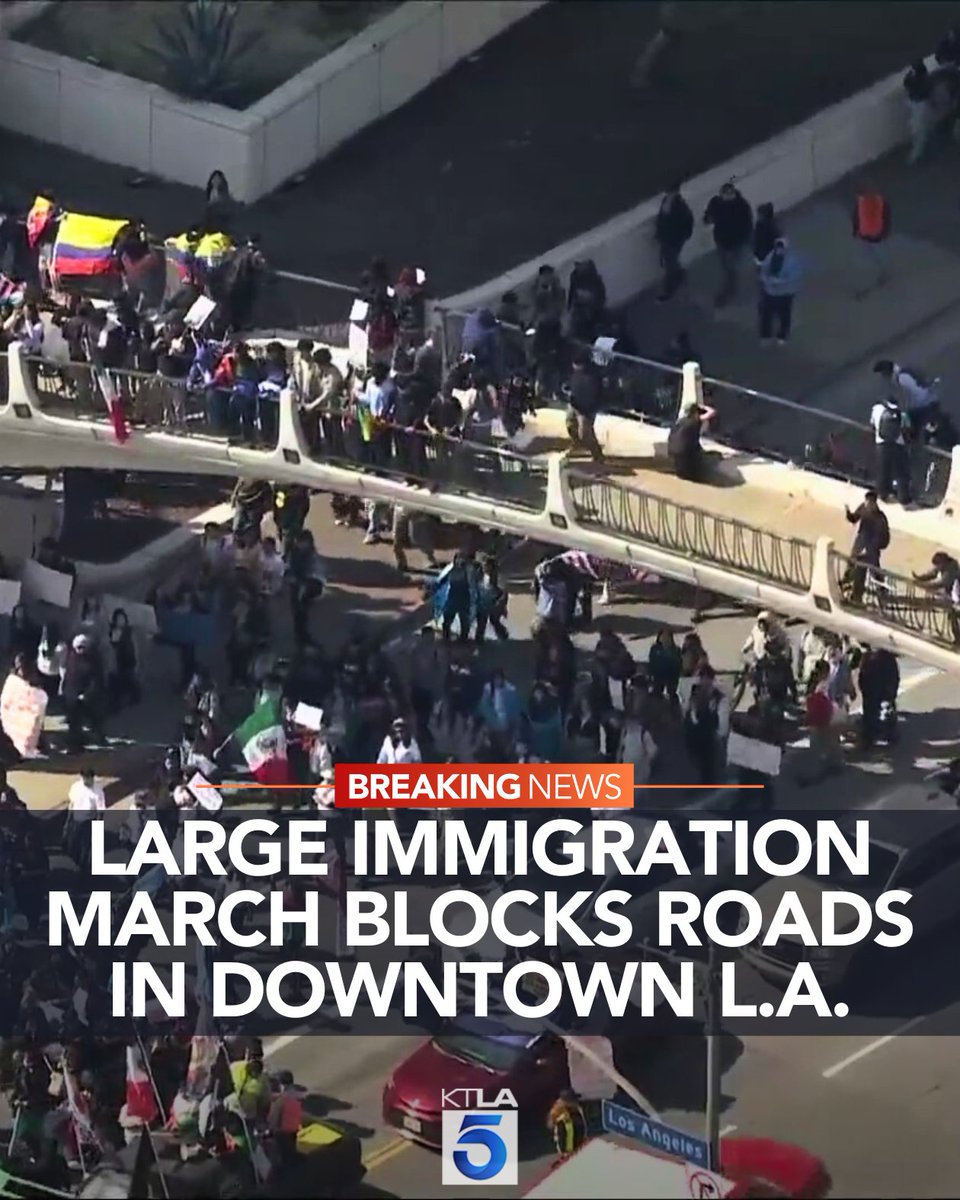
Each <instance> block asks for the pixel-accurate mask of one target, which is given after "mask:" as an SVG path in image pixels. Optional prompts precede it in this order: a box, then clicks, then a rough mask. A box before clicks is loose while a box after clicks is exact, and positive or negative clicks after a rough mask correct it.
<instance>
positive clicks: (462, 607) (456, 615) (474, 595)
mask: <svg viewBox="0 0 960 1200" xmlns="http://www.w3.org/2000/svg"><path fill="white" fill-rule="evenodd" d="M431 595H432V598H433V615H434V619H435V620H436V621H437V622H438V624H439V625H440V632H441V634H442V636H443V639H444V641H449V640H450V631H451V628H452V626H453V622H454V621H456V622H457V625H458V627H459V628H458V633H459V635H460V641H461V642H465V641H467V639H468V638H469V637H470V630H471V628H472V627H473V623H474V621H475V620H476V619H477V608H478V600H479V596H478V591H477V575H476V571H475V570H474V569H473V568H472V566H471V563H470V560H469V558H468V557H467V555H466V554H464V552H463V551H462V550H458V551H457V552H456V554H454V556H453V562H451V563H449V564H448V565H447V566H445V567H444V568H443V570H442V571H441V572H440V574H439V575H438V576H437V578H436V580H435V581H434V583H433V585H432V587H431Z"/></svg>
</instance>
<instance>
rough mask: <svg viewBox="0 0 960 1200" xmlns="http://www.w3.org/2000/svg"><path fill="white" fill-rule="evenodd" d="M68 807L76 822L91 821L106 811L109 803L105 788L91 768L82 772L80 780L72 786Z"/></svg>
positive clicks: (75, 781)
mask: <svg viewBox="0 0 960 1200" xmlns="http://www.w3.org/2000/svg"><path fill="white" fill-rule="evenodd" d="M67 807H68V808H69V810H70V814H71V816H72V818H73V820H74V821H89V820H91V819H92V818H93V817H94V816H95V815H96V814H97V813H101V812H103V811H104V810H105V809H106V807H107V801H106V798H105V797H104V794H103V788H102V787H101V786H100V785H99V784H98V783H97V780H96V776H95V775H94V773H93V771H92V770H90V769H89V768H86V769H85V770H83V771H81V772H80V776H79V778H78V779H76V780H74V782H73V783H72V784H71V785H70V791H69V792H68V793H67Z"/></svg>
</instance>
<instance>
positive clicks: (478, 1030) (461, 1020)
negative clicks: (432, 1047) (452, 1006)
mask: <svg viewBox="0 0 960 1200" xmlns="http://www.w3.org/2000/svg"><path fill="white" fill-rule="evenodd" d="M458 1033H464V1034H469V1035H470V1036H471V1037H480V1038H486V1040H487V1041H490V1042H501V1043H502V1044H503V1045H505V1046H515V1047H516V1048H517V1049H518V1050H525V1049H526V1048H527V1046H532V1045H533V1043H534V1042H536V1041H538V1040H539V1038H540V1036H541V1035H540V1034H533V1035H531V1034H529V1033H518V1032H517V1031H516V1030H515V1029H510V1028H509V1027H508V1026H506V1025H501V1024H500V1023H499V1022H498V1021H491V1020H488V1019H487V1018H485V1017H474V1016H468V1015H464V1016H462V1017H457V1019H456V1021H455V1022H453V1023H452V1024H450V1025H448V1026H447V1027H446V1028H444V1029H442V1030H441V1031H440V1036H441V1037H443V1036H444V1035H446V1036H448V1037H450V1036H455V1035H456V1034H458Z"/></svg>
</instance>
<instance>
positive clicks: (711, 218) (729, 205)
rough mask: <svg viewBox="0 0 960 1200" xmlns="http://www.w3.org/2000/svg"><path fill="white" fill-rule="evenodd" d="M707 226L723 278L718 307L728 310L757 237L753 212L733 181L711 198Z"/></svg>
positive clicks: (704, 221) (716, 301) (707, 209)
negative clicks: (743, 260) (745, 258)
mask: <svg viewBox="0 0 960 1200" xmlns="http://www.w3.org/2000/svg"><path fill="white" fill-rule="evenodd" d="M703 223H704V224H705V225H710V226H712V228H713V244H714V245H715V246H716V248H717V258H718V259H719V261H720V271H721V276H722V282H721V285H720V290H719V292H718V293H717V296H716V300H715V303H716V306H717V308H725V307H726V306H727V305H728V304H729V303H730V301H731V300H733V298H734V297H735V296H736V294H737V285H738V283H739V269H740V260H741V258H742V257H743V252H744V250H745V249H746V247H747V246H748V245H749V242H750V235H751V234H752V233H753V210H752V209H751V208H750V205H749V204H748V202H747V201H746V200H745V199H744V197H743V196H742V195H741V193H740V192H739V191H738V190H737V188H736V186H735V185H734V182H733V180H732V179H731V180H730V181H729V182H727V183H725V184H724V185H723V187H722V188H721V189H720V191H719V192H717V194H716V195H715V196H713V197H712V198H711V200H710V203H709V204H708V205H707V208H706V211H705V212H704V214H703Z"/></svg>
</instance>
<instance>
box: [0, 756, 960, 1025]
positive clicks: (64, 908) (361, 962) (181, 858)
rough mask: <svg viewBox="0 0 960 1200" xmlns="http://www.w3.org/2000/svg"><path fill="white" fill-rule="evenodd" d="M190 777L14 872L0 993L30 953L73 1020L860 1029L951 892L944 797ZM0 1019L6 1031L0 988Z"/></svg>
mask: <svg viewBox="0 0 960 1200" xmlns="http://www.w3.org/2000/svg"><path fill="white" fill-rule="evenodd" d="M202 782H203V781H202V780H200V781H199V782H198V780H194V781H192V783H191V787H190V789H181V806H180V807H179V808H170V809H164V810H162V811H158V812H153V811H150V810H148V809H143V808H135V809H133V810H130V811H124V812H108V813H106V814H104V815H103V816H100V817H97V818H94V819H88V820H86V821H83V822H80V823H77V822H74V823H72V824H68V826H67V827H66V828H65V830H64V835H63V836H64V839H65V843H64V844H65V845H68V846H69V847H70V869H69V870H67V869H66V868H64V869H62V870H60V869H58V870H54V871H51V872H49V873H46V874H43V875H35V876H33V877H32V879H31V881H30V882H29V885H28V884H27V882H26V880H24V881H22V882H20V883H19V884H18V883H16V882H15V883H14V887H17V886H20V887H21V889H22V891H23V894H22V895H20V896H18V897H16V898H15V899H13V897H10V898H9V899H11V900H12V903H13V911H15V912H19V913H23V914H26V915H25V918H24V920H25V922H26V926H27V930H28V932H27V935H26V936H25V937H24V951H23V954H22V956H21V957H20V959H19V962H20V967H21V970H22V972H23V974H24V979H23V980H22V981H19V983H18V981H14V983H13V986H12V991H10V993H9V994H11V995H20V994H21V990H20V989H21V988H22V985H23V984H26V983H27V982H28V980H29V978H30V977H31V973H32V972H35V971H36V970H37V968H38V962H39V960H40V959H42V960H43V962H44V964H45V965H47V966H49V963H50V962H51V961H52V962H53V963H54V964H62V963H66V964H68V966H67V971H68V972H70V971H75V964H76V962H80V963H82V972H81V974H82V980H83V983H82V988H81V989H80V990H82V992H83V996H82V1000H81V1001H77V1000H76V999H73V1000H65V1001H64V1000H60V1001H58V1005H59V1009H60V1011H58V1012H57V1013H56V1014H54V1013H53V1012H51V1013H50V1014H49V1017H50V1018H51V1019H54V1016H55V1019H58V1020H62V1019H64V1013H63V1011H62V1009H63V1008H64V1007H66V1008H67V1009H68V1010H70V1011H69V1012H68V1014H67V1015H68V1016H69V1017H70V1020H71V1021H73V1020H74V1018H76V1019H77V1020H79V1021H80V1024H81V1025H82V1027H83V1029H84V1030H85V1031H86V1032H89V1033H90V1034H91V1035H92V1034H96V1035H98V1036H100V1035H102V1036H123V1034H124V1031H125V1030H128V1029H129V1028H130V1024H131V1022H135V1023H137V1024H138V1026H142V1027H144V1028H151V1029H153V1028H154V1027H155V1028H157V1029H162V1028H164V1027H165V1026H169V1025H171V1024H177V1026H178V1027H180V1028H182V1027H183V1023H184V1022H186V1023H187V1024H188V1025H189V1024H190V1023H196V1022H197V1021H198V1020H201V1019H202V1020H204V1021H207V1022H212V1023H213V1026H214V1027H215V1028H216V1029H217V1030H218V1031H219V1032H220V1033H221V1034H227V1033H243V1034H245V1035H260V1034H281V1035H282V1034H286V1033H290V1032H291V1031H295V1032H296V1033H297V1034H303V1033H311V1034H320V1035H323V1034H332V1035H335V1036H337V1037H341V1036H344V1035H349V1034H358V1035H363V1034H373V1033H376V1034H381V1033H391V1032H394V1033H396V1032H403V1033H411V1032H415V1031H416V1030H417V1029H422V1030H426V1031H429V1032H431V1033H434V1034H436V1033H438V1032H439V1031H440V1030H442V1029H444V1028H448V1027H453V1028H456V1027H458V1026H460V1027H462V1026H463V1025H464V1023H470V1022H476V1021H481V1022H495V1023H497V1024H498V1025H499V1026H501V1027H506V1028H508V1029H510V1030H513V1031H516V1032H517V1034H518V1035H524V1036H535V1035H537V1034H538V1033H542V1032H543V1031H544V1030H545V1029H552V1030H561V1031H575V1032H577V1033H578V1034H589V1035H602V1036H606V1037H618V1036H625V1035H630V1036H633V1037H636V1036H638V1035H645V1034H650V1035H660V1034H662V1033H664V1032H675V1031H677V1030H679V1029H685V1030H688V1031H693V1030H695V1029H696V1028H697V1027H698V1026H701V1025H702V1024H703V1022H704V1021H705V1020H706V1019H707V1017H708V1016H711V1015H712V1017H713V1019H715V1020H716V1019H719V1020H720V1021H722V1023H723V1028H724V1030H726V1031H729V1032H730V1033H733V1034H739V1035H746V1034H749V1033H756V1032H773V1031H777V1032H781V1033H791V1034H795V1033H811V1034H818V1035H822V1034H824V1033H836V1034H839V1033H843V1034H850V1033H864V1032H870V1033H876V1034H877V1035H881V1036H882V1035H883V1034H884V1033H885V1032H887V1031H889V1030H890V1029H892V1028H894V1027H897V1026H899V1025H902V1024H903V1021H904V1018H906V1017H911V1016H913V1015H915V1014H916V1011H917V1004H918V991H922V988H923V986H925V985H924V983H923V981H924V980H926V981H928V985H929V980H930V971H931V968H932V964H931V962H930V959H929V956H928V955H927V956H925V955H924V953H923V946H924V938H925V937H926V935H927V934H928V933H929V932H930V931H931V930H932V929H934V928H936V926H937V924H938V923H939V922H940V921H941V920H943V919H945V918H947V917H949V916H950V913H951V911H952V910H951V907H950V905H951V902H952V901H951V899H950V897H951V895H952V894H955V893H956V892H957V889H956V887H955V886H953V884H952V883H951V880H952V876H951V880H948V879H947V878H946V876H945V872H948V871H949V870H950V869H952V868H949V867H943V869H942V870H941V867H940V866H938V865H937V864H939V863H940V862H941V859H943V863H946V859H945V858H944V856H943V855H940V856H939V857H937V856H936V855H934V854H933V853H932V852H933V851H934V850H937V849H938V848H942V845H943V841H942V839H943V834H944V831H945V830H946V829H947V828H949V827H950V822H951V821H952V823H953V828H954V829H955V828H956V813H955V812H954V813H950V812H946V811H926V810H917V811H904V812H897V811H888V810H883V811H871V810H867V811H863V810H860V811H858V812H857V813H856V814H846V813H843V812H832V813H830V812H828V813H824V812H817V813H816V814H811V813H809V812H803V813H795V814H791V813H784V814H782V815H778V816H777V818H776V819H773V818H767V817H763V816H759V815H745V816H733V815H717V814H714V813H711V812H707V811H698V810H695V809H694V810H691V809H682V810H674V811H671V810H670V808H669V797H670V793H669V792H665V793H664V797H665V807H664V808H663V809H660V810H650V811H639V810H637V809H634V808H633V807H628V805H632V802H633V780H632V768H623V767H617V766H613V767H610V766H607V765H603V766H586V767H585V766H582V765H564V764H559V765H549V766H548V765H546V764H535V765H527V766H523V765H521V766H517V765H516V764H511V765H508V766H497V765H479V766H470V767H466V766H460V765H457V766H450V767H439V766H432V767H421V766H419V765H416V766H413V765H411V766H386V767H378V766H370V765H369V764H363V765H352V764H347V765H341V766H338V767H337V768H336V779H335V789H334V790H335V800H334V803H333V804H332V805H331V804H330V803H329V796H327V799H326V801H325V803H324V804H323V807H322V808H320V809H316V808H313V807H312V805H311V806H310V807H308V806H307V805H308V803H309V802H310V801H311V799H312V797H311V795H310V792H309V791H305V792H301V793H300V794H298V793H297V792H296V791H294V790H290V789H278V790H277V791H276V793H275V798H276V800H277V804H276V805H275V806H274V808H272V809H271V810H269V811H259V810H257V809H255V808H246V807H238V806H236V805H234V806H232V807H230V806H228V805H227V804H224V806H223V807H220V808H218V807H217V805H216V804H213V803H210V801H209V800H207V801H206V802H205V803H200V802H197V797H201V798H202V797H204V792H203V790H202ZM227 796H228V798H229V796H230V793H229V792H227ZM191 797H192V798H193V799H191ZM218 800H219V795H218ZM51 819H52V820H58V819H59V818H56V817H54V818H51ZM934 860H935V861H934ZM951 862H952V860H951ZM76 864H80V865H79V866H77V865H76ZM941 865H942V864H941ZM945 885H950V886H946V887H945ZM71 963H73V964H74V967H70V966H69V964H71ZM892 979H893V980H897V981H900V983H898V987H899V992H898V990H897V988H895V989H894V992H893V996H892V997H891V994H890V987H889V986H888V985H889V983H890V981H891V980H892ZM929 986H933V985H929ZM880 988H882V990H883V1002H882V1003H877V996H878V994H879V992H878V989H880ZM28 990H29V989H28ZM898 995H899V999H898ZM49 1007H50V1008H51V1009H56V1008H57V1005H53V1004H51V1005H50V1006H49ZM81 1009H82V1015H79V1014H80V1010H81ZM27 1010H28V1011H27V1017H28V1018H29V1017H31V1016H34V1015H36V1014H35V1013H33V1012H32V1010H30V1006H29V1005H28V1006H27ZM71 1014H72V1015H71ZM0 1022H2V1024H3V1027H2V1028H0V1036H5V1037H6V1036H16V1035H17V1034H18V1032H20V1033H22V1030H23V1026H24V1022H25V1016H24V1008H23V1006H21V1008H20V1009H17V1007H16V1006H15V1005H7V1006H3V1007H0ZM925 1032H931V1030H930V1029H929V1027H928V1026H925ZM933 1032H936V1030H933ZM951 1032H955V1031H951Z"/></svg>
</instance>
